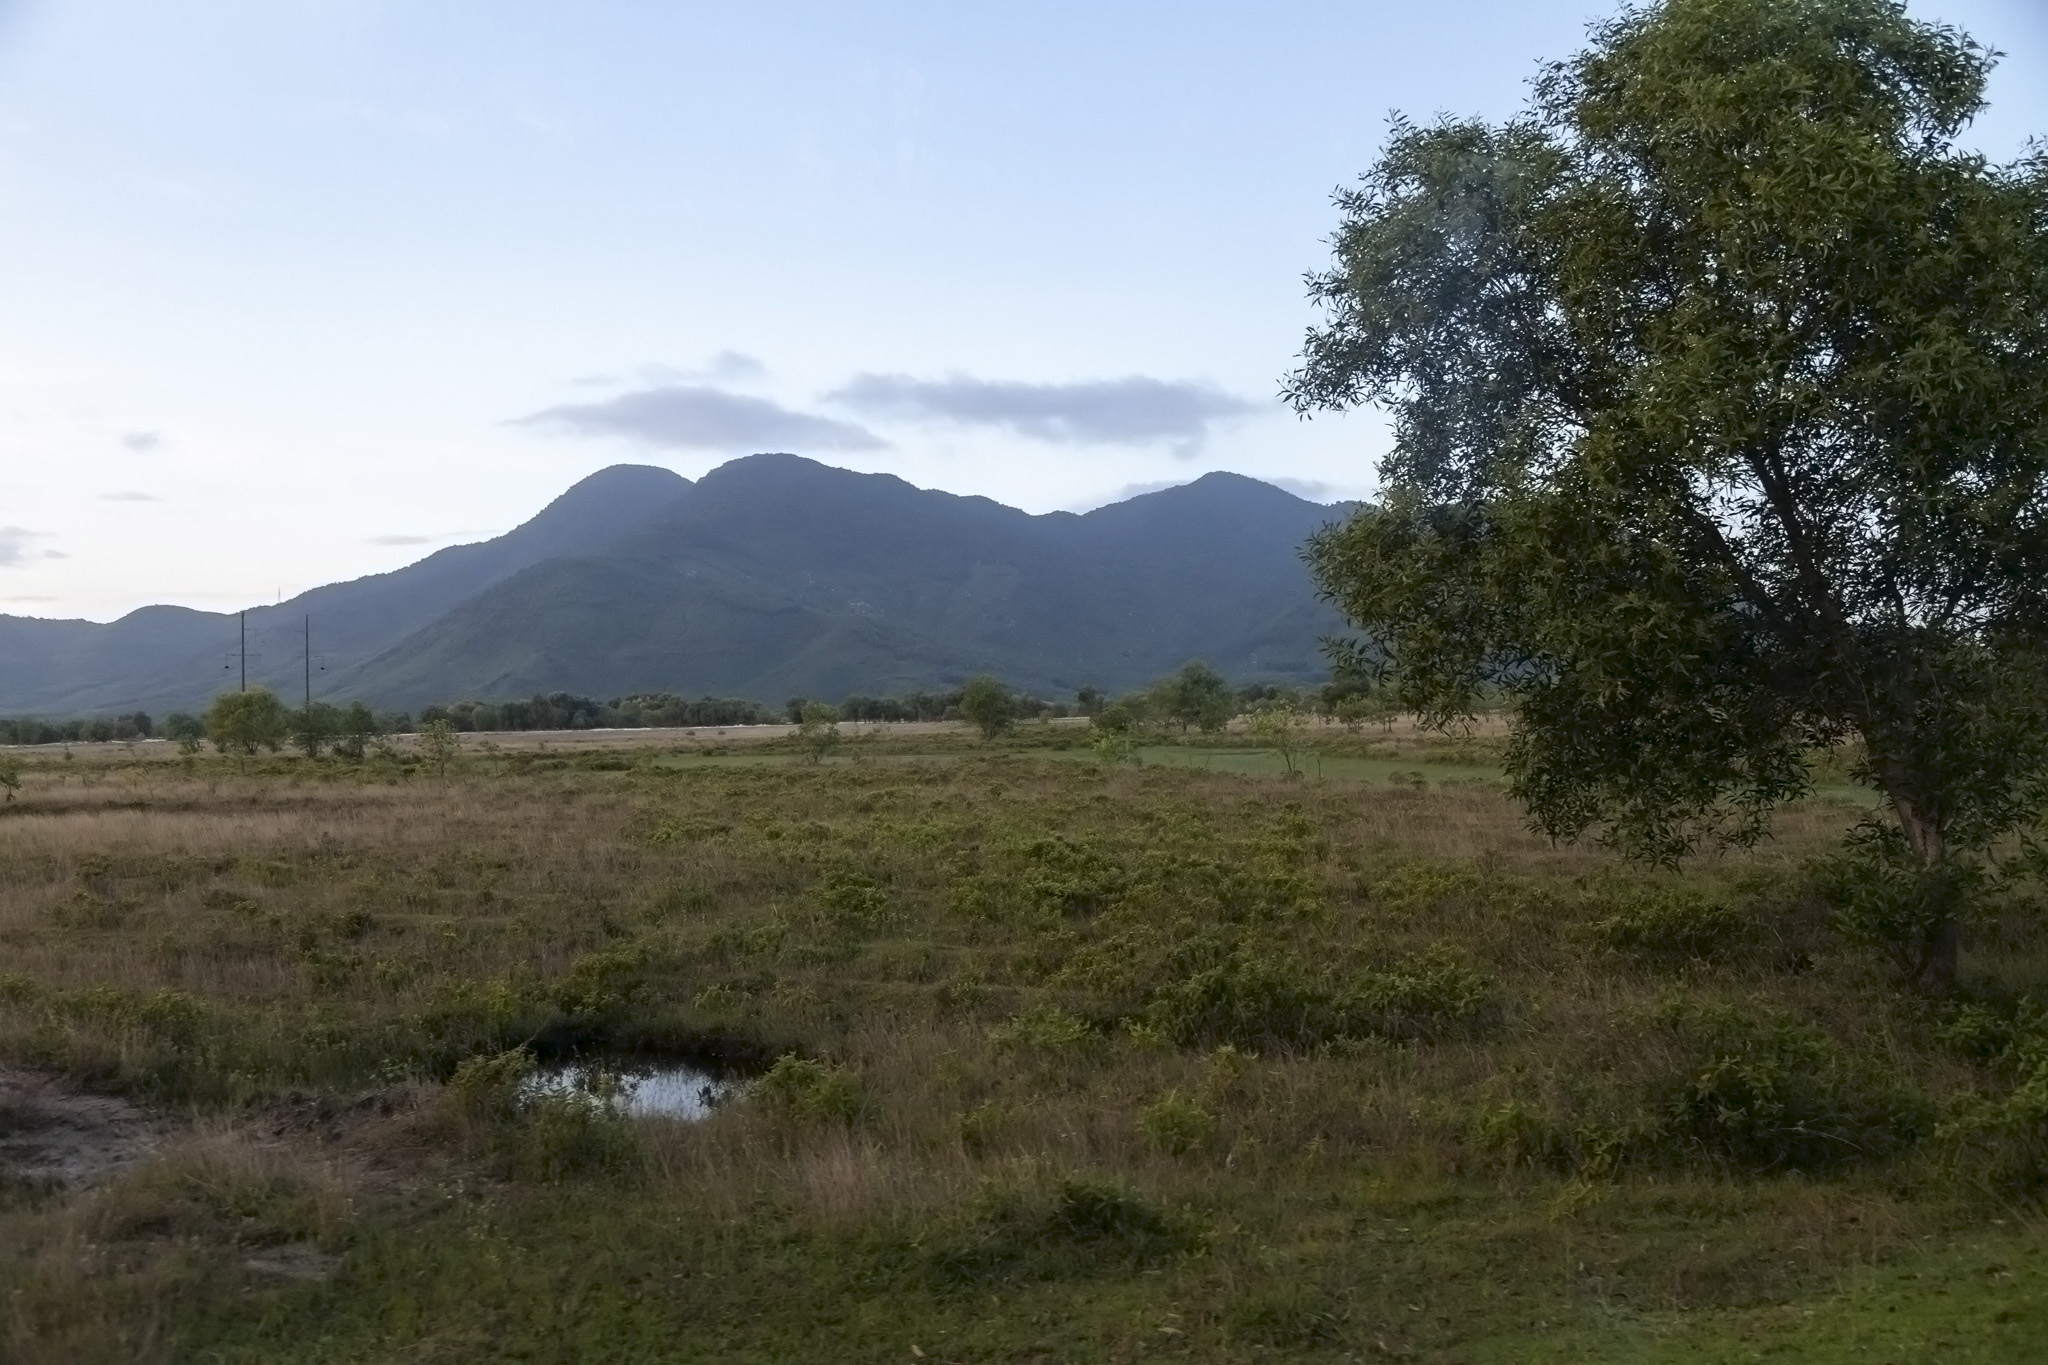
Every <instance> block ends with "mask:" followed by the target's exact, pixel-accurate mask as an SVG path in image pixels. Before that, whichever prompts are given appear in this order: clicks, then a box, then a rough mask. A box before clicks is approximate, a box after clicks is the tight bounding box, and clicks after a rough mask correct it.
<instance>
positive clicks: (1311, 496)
mask: <svg viewBox="0 0 2048 1365" xmlns="http://www.w3.org/2000/svg"><path fill="white" fill-rule="evenodd" d="M1266 482H1267V483H1270V484H1272V485H1273V487H1275V488H1278V489H1280V490H1282V491H1283V492H1288V493H1292V494H1294V496H1295V497H1297V498H1306V499H1307V500H1308V501H1310V502H1328V501H1329V500H1330V485H1328V484H1326V483H1324V482H1322V481H1321V480H1319V479H1267V480H1266Z"/></svg>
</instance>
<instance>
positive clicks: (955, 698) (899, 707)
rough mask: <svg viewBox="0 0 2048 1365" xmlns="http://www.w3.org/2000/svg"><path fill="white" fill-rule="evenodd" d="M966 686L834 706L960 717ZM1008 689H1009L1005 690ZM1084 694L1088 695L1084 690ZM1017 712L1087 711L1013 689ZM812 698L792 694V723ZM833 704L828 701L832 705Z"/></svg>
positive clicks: (876, 713) (874, 714)
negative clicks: (957, 688) (944, 690)
mask: <svg viewBox="0 0 2048 1365" xmlns="http://www.w3.org/2000/svg"><path fill="white" fill-rule="evenodd" d="M966 690H967V689H966V688H961V689H959V690H957V691H953V692H908V693H905V694H904V695H903V696H900V697H866V696H862V695H861V694H860V693H858V692H856V693H854V694H853V695H852V696H850V697H848V698H847V699H846V700H845V701H843V702H841V703H839V705H837V706H835V707H833V708H832V709H833V710H834V711H835V712H837V713H838V717H839V719H840V720H894V721H904V720H960V719H962V713H961V710H960V701H961V698H962V697H963V696H964V695H965V693H966ZM1004 690H1005V691H1006V692H1008V691H1009V689H1007V688H1006V689H1004ZM1082 695H1084V696H1085V695H1086V693H1085V692H1084V693H1083V694H1082ZM1009 696H1010V699H1011V701H1010V704H1011V706H1012V707H1013V708H1014V709H1013V714H1014V715H1016V716H1017V717H1019V718H1022V719H1033V720H1035V719H1037V718H1038V717H1041V716H1053V717H1057V716H1076V715H1081V714H1083V712H1082V711H1081V709H1080V702H1079V699H1078V698H1077V699H1076V701H1074V702H1072V703H1068V702H1058V701H1047V700H1046V699H1045V698H1043V697H1034V696H1030V695H1027V694H1025V693H1023V692H1010V693H1009ZM813 701H814V699H813V698H810V697H791V698H790V699H789V704H788V705H787V706H786V707H784V708H783V710H784V714H785V715H787V716H788V717H789V721H790V723H791V724H792V725H794V724H796V723H798V722H800V721H801V720H802V719H803V712H804V708H805V707H806V706H809V705H811V704H812V703H813ZM829 704H830V703H827V705H829Z"/></svg>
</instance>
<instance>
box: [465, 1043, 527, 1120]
mask: <svg viewBox="0 0 2048 1365" xmlns="http://www.w3.org/2000/svg"><path fill="white" fill-rule="evenodd" d="M532 1075H533V1053H532V1052H530V1051H529V1050H527V1049H526V1048H524V1047H515V1048H511V1049H509V1050H507V1051H504V1052H497V1053H489V1054H479V1055H477V1056H474V1057H469V1058H466V1059H464V1060H463V1062H462V1063H461V1064H460V1065H458V1066H457V1067H456V1068H455V1074H454V1075H453V1076H451V1077H449V1078H448V1089H447V1101H448V1104H449V1105H450V1107H452V1108H453V1110H454V1111H455V1112H456V1113H457V1114H458V1115H460V1116H461V1117H462V1118H465V1119H468V1120H470V1121H471V1122H504V1121H507V1120H510V1119H513V1118H515V1117H517V1116H518V1113H519V1104H520V1098H521V1092H522V1091H523V1090H524V1088H525V1086H526V1082H527V1078H528V1077H530V1076H532Z"/></svg>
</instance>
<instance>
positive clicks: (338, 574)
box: [0, 0, 2048, 620]
mask: <svg viewBox="0 0 2048 1365" xmlns="http://www.w3.org/2000/svg"><path fill="white" fill-rule="evenodd" d="M1912 9H1913V12H1914V13H1916V14H1917V15H1919V16H1920V17H1923V18H1937V19H1942V20H1946V21H1949V22H1954V23H1958V24H1961V25H1962V26H1963V27H1964V28H1966V29H1968V30H1969V31H1970V32H1971V33H1973V34H1974V35H1975V36H1977V37H1978V38H1979V39H1981V40H1983V41H1986V42H1988V43H1990V44H1991V45H1993V46H1994V47H1997V48H1998V49H2000V50H2001V51H2003V52H2004V53H2005V54H2006V57H2005V60H2004V63H2003V64H2002V66H2001V67H2000V69H1999V70H1998V72H1997V73H1996V74H1995V75H1994V77H1993V82H1992V88H1991V97H1992V108H1991V111H1990V112H1989V114H1988V115H1987V116H1986V117H1985V118H1983V119H1981V120H1980V121H1979V123H1978V125H1977V126H1976V127H1975V128H1974V129H1973V130H1972V133H1971V138H1972V140H1973V141H1975V142H1976V143H1977V144H1978V145H1979V146H1981V147H1982V148H1983V150H1984V151H1985V152H1987V153H1988V154H1989V155H1991V156H1993V157H1994V158H1997V159H2004V158H2008V157H2010V156H2012V155H2014V154H2015V153H2017V152H2018V151H2019V150H2020V148H2021V147H2022V146H2023V144H2024V142H2025V139H2026V137H2027V136H2028V135H2029V134H2030V133H2034V132H2037V131H2038V132H2041V133H2048V0H1939V3H1934V2H1932V0H1913V4H1912ZM1611 12H1612V6H1611V5H1606V4H1596V3H1591V0H1437V3H1434V4H1427V5H1419V4H1415V3H1413V0H1401V3H1382V2H1381V0H1370V2H1367V0H1354V3H1348V4H1339V3H1310V2H1308V0H1262V2H1260V3H1250V2H1249V0H1247V2H1245V3H1204V2H1203V0H1176V2H1175V3H1164V2H1163V0H1122V2H1121V3H1117V4H1113V5H1108V4H1103V3H1100V0H1094V2H1093V3H1066V2H1065V0H1047V2H1046V3H1034V4H1015V3H1012V4H1002V3H991V4H971V5H970V4H960V3H958V2H957V0H953V3H937V2H936V0H934V2H933V3H925V4H919V3H902V4H865V3H855V2H854V0H841V2H840V3H824V2H822V0H819V2H816V3H804V2H802V0H778V2H777V3H755V4H744V5H742V4H723V5H711V4H702V3H691V0H587V3H580V4H574V5H566V4H561V3H559V0H551V2H549V3H540V2H539V0H180V3H178V4H176V5H167V4H163V3H161V2H160V0H0V612H7V613H15V614H21V615H35V616H62V617H87V618H90V619H94V620H107V619H111V618H113V617H115V616H118V615H121V614H123V613H125V612H127V611H129V610H132V609H134V608H136V607H138V606H142V605H145V604H148V603H155V602H174V603H181V604H185V605H189V606H194V607H201V608H206V609H209V610H232V609H235V608H238V607H245V606H253V605H257V604H260V603H266V602H270V601H273V600H276V599H278V598H280V597H289V596H291V595H293V594H295V593H297V592H300V591H303V590H304V589H306V588H309V587H313V586H316V585H318V584H320V583H324V582H331V581H334V580H337V579H344V578H352V577H356V576H359V575H362V574H366V573H377V572H383V571H386V570H389V569H394V568H397V567H400V566H401V565H403V564H406V563H409V562H411V561H413V560H415V559H417V558H419V557H421V556H422V555H424V554H426V553H429V552H431V551H432V550H434V549H437V548H439V547H441V546H443V545H447V544H452V543H457V542H460V541H467V540H476V539H481V538H483V537H485V536H489V535H494V534H497V533H499V532H502V531H505V530H508V529H510V528H511V527H512V526H514V525H516V524H517V523H519V522H520V521H523V520H524V519H526V518H527V517H529V516H531V515H532V514H533V513H534V512H535V511H537V510H538V509H539V508H540V507H541V506H543V505H544V504H545V503H546V502H547V501H548V500H549V499H551V498H552V497H554V496H555V495H556V494H558V493H560V492H561V491H562V490H563V489H564V488H566V487H567V486H568V485H570V484H571V483H573V482H574V481H575V480H577V479H578V478H581V477H582V476H584V475H586V474H588V473H591V472H593V471H595V470H597V469H601V468H603V467H604V466H606V465H610V464H617V463H622V462H635V463H648V464H661V465H665V466H667V467H669V468H672V469H675V470H676V471H678V472H679V473H681V474H684V475H686V476H689V477H692V478H695V477H697V476H699V475H701V474H703V473H704V472H705V471H707V470H709V469H711V468H714V467H715V466H717V465H719V464H721V463H723V462H725V461H726V460H728V459H731V458H734V457H736V456H740V455H744V454H748V453H750V452H753V451H758V450H792V451H795V452H797V453H799V454H805V455H810V456H812V457H814V458H817V459H820V460H823V461H825V462H827V463H830V464H836V465H842V466H845V467H848V468H853V469H860V470H870V471H885V472H889V473H893V474H897V475H899V476H901V477H903V478H905V479H908V480H909V481H911V482H912V483H915V484H917V485H919V486H922V487H933V488H943V489H947V490H949V491H952V492H956V493H967V494H981V495H985V496H988V497H992V498H995V499H997V500H999V501H1002V502H1005V503H1009V504H1011V505H1012V506H1017V507H1022V508H1025V509H1027V510H1029V511H1033V512H1044V511H1049V510H1053V509H1058V508H1072V509H1081V508H1087V507H1091V506H1096V505H1100V504H1101V503H1103V502H1107V501H1111V500H1114V499H1116V498H1119V497H1123V496H1128V495H1129V494H1131V493H1133V492H1137V491H1144V490H1147V489H1151V488H1156V487H1163V486H1167V485H1169V484H1173V483H1181V482H1186V481H1188V480H1190V479H1193V478H1195V477H1197V476H1199V475H1200V474H1202V473H1204V472H1206V471H1208V470H1212V469H1231V470H1236V471H1238V472H1241V473H1245V474H1249V475H1252V476H1254V477H1257V478H1263V479H1267V480H1270V481H1272V482H1275V483H1278V484H1280V485H1282V486H1283V487H1288V488H1290V489H1292V490H1294V491H1297V492H1300V493H1302V494H1303V495H1304V496H1309V497H1313V498H1315V499H1316V500H1318V501H1331V500H1335V499H1339V498H1346V497H1356V496H1362V495H1365V494H1367V493H1369V492H1370V491H1371V488H1372V485H1373V469H1374V465H1375V462H1376V461H1377V459H1378V457H1379V455H1380V454H1381V453H1382V451H1383V449H1384V446H1385V441H1386V436H1385V428H1384V424H1383V423H1382V422H1381V421H1380V420H1379V418H1378V417H1377V416H1376V415H1375V414H1372V413H1350V414H1342V415H1322V416H1318V417H1316V418H1315V419H1314V420H1313V421H1306V422H1304V421H1302V420H1300V419H1298V418H1297V417H1295V416H1294V415H1293V414H1292V413H1291V412H1289V411H1288V410H1287V409H1286V408H1285V407H1284V406H1283V405H1282V404H1281V403H1280V402H1279V401H1278V400H1277V398H1276V396H1275V395H1276V393H1277V391H1278V389H1279V386H1280V382H1281V379H1282V377H1283V376H1284V375H1285V373H1286V372H1287V371H1288V369H1289V368H1290V367H1291V366H1292V364H1293V362H1294V357H1295V355H1296V353H1297V352H1298V350H1299V348H1300V344H1301V339H1302V336H1303V334H1304V332H1305V331H1306V329H1307V328H1309V327H1310V326H1312V325H1313V324H1314V323H1315V322H1316V320H1317V319H1316V314H1315V313H1314V311H1313V310H1312V308H1311V307H1310V305H1309V304H1308V303H1307V301H1306V299H1305V297H1304V292H1303V287H1302V276H1303V274H1304V273H1305V272H1307V271H1311V270H1315V269H1318V268H1320V267H1322V266H1323V265H1324V264H1325V263H1326V261H1327V257H1328V246H1327V239H1328V237H1329V234H1330V233H1331V231H1332V229H1333V228H1334V226H1335V224H1336V216H1335V211H1334V210H1333V209H1332V207H1331V204H1330V195H1331V192H1332V191H1333V190H1334V189H1335V188H1337V187H1338V186H1339V185H1341V184H1344V183H1347V182H1350V181H1352V180H1354V179H1355V178H1356V177H1357V175H1358V174H1359V173H1360V172H1361V171H1363V170H1364V169H1365V168H1366V167H1367V166H1368V165H1369V164H1370V163H1371V161H1372V158H1373V155H1374V153H1375V151H1376V150H1377V148H1378V147H1379V145H1380V143H1381V141H1382V139H1383V137H1384V135H1385V132H1386V127H1387V119H1388V115H1389V114H1390V113H1391V112H1393V111H1396V110H1399V111H1404V112H1406V113H1408V114H1410V115H1413V116H1417V117H1425V118H1426V117H1428V116H1430V115H1432V114H1435V113H1439V112H1448V113H1454V114H1459V115H1479V116H1484V117H1489V118H1500V117H1504V116H1506V115H1508V114H1510V113H1512V112H1514V111H1515V110H1516V109H1517V108H1518V107H1520V105H1521V104H1522V102H1523V100H1524V99H1525V98H1526V94H1527V82H1528V79H1529V78H1530V76H1531V75H1532V74H1534V72H1535V71H1536V69H1537V66H1538V64H1539V63H1540V62H1542V61H1544V60H1548V59H1555V58H1558V57H1563V56H1566V55H1569V54H1570V53H1571V52H1572V51H1574V50H1575V49H1577V48H1578V47H1579V46H1580V45H1581V44H1582V41H1583V38H1584V34H1585V26H1586V24H1587V23H1588V22H1589V21H1590V20H1592V19H1596V18H1598V17H1601V16H1602V15H1604V14H1607V13H1611Z"/></svg>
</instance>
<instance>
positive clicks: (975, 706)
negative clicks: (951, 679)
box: [960, 673, 1017, 739]
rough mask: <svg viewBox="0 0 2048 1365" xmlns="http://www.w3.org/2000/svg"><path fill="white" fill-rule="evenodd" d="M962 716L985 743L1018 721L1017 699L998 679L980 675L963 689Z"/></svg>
mask: <svg viewBox="0 0 2048 1365" xmlns="http://www.w3.org/2000/svg"><path fill="white" fill-rule="evenodd" d="M960 716H961V719H963V720H966V721H970V722H972V723H973V724H974V725H975V726H976V727H978V728H979V729H980V730H981V737H982V738H983V739H994V738H995V737H996V736H997V735H999V734H1001V733H1002V732H1003V731H1005V730H1007V729H1009V728H1010V722H1011V721H1013V720H1015V719H1016V718H1017V699H1016V698H1015V697H1013V696H1011V695H1010V689H1009V688H1007V687H1005V686H1003V685H1002V684H1001V683H1000V682H998V681H996V679H994V678H992V677H990V676H989V675H988V674H986V673H982V674H978V675H976V676H975V677H972V678H969V679H968V680H967V686H965V687H963V688H961V689H960Z"/></svg>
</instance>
